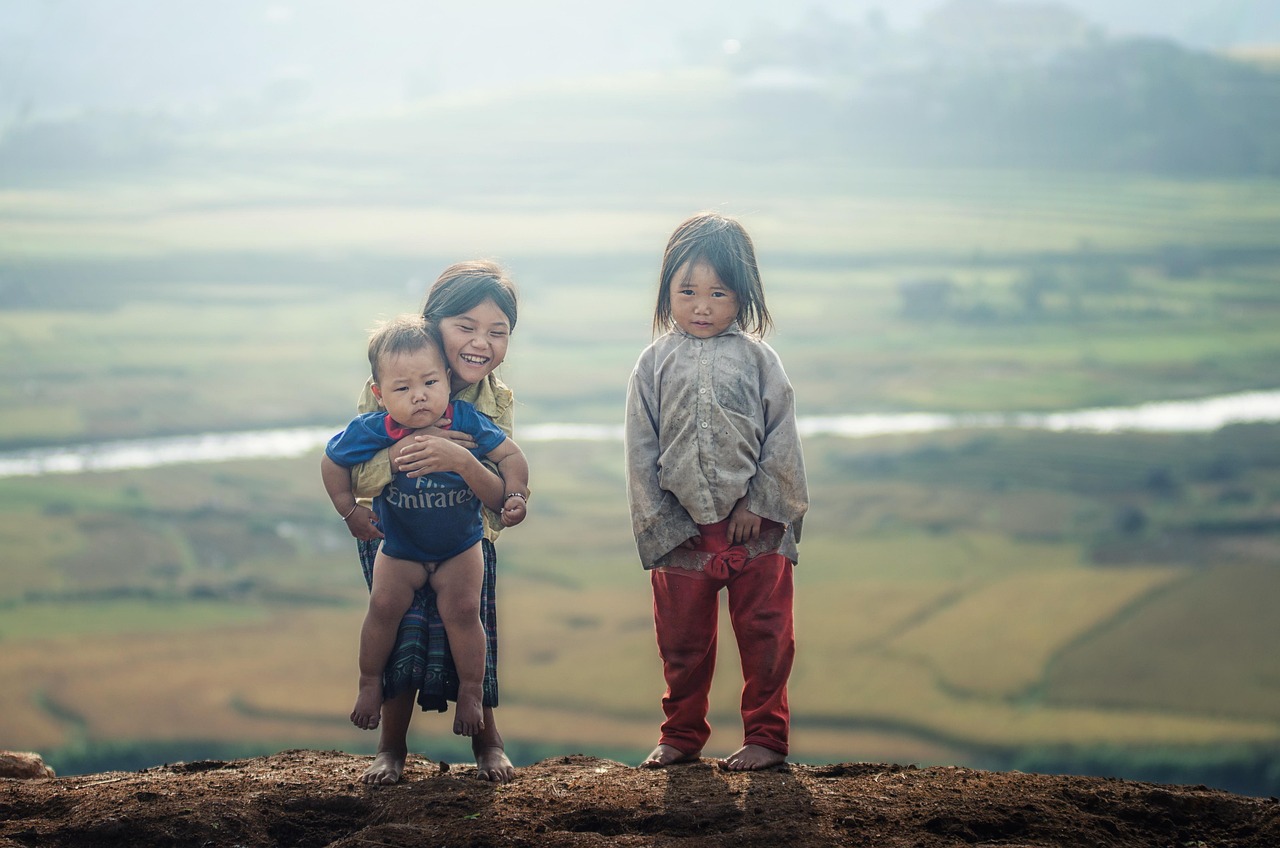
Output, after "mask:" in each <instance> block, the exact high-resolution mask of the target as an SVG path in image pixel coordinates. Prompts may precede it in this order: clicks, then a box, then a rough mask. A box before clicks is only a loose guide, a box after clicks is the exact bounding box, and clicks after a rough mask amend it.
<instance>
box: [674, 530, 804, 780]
mask: <svg viewBox="0 0 1280 848" xmlns="http://www.w3.org/2000/svg"><path fill="white" fill-rule="evenodd" d="M727 526H728V521H722V522H720V523H718V524H710V525H705V526H700V527H699V528H698V530H699V532H700V533H701V535H702V543H701V544H700V545H699V546H698V549H699V550H707V551H714V552H717V553H720V552H724V551H730V550H732V548H733V547H737V548H738V550H737V553H741V552H742V549H741V546H730V545H729V542H728V540H727V538H726V537H725V531H726V529H727ZM793 567H794V566H793V565H792V563H791V561H790V560H788V559H787V558H786V557H783V556H782V555H780V554H765V555H763V556H759V557H756V558H755V559H753V560H748V561H746V564H745V565H743V566H742V567H741V569H740V570H737V571H731V572H730V573H729V574H728V576H727V578H725V579H714V578H710V577H706V576H705V574H699V575H697V576H694V577H687V576H684V575H682V574H680V573H678V571H676V570H674V569H673V570H671V571H656V570H655V571H653V572H651V575H652V576H651V580H652V583H653V620H654V625H655V629H656V630H657V634H658V654H659V656H661V658H662V674H663V677H665V678H666V681H667V692H666V694H665V695H663V697H662V711H663V713H664V714H665V715H666V721H664V722H663V723H662V739H661V743H662V744H664V745H670V746H671V747H673V748H675V749H677V750H679V751H681V752H683V753H685V754H695V753H698V752H700V751H702V748H703V746H704V745H706V743H707V739H708V738H710V736H711V725H710V724H708V723H707V709H708V695H709V694H710V692H711V676H712V674H713V672H714V671H715V664H716V635H717V617H718V615H719V611H720V589H721V588H726V587H727V588H728V590H729V620H730V622H731V623H732V624H733V633H734V636H735V638H736V639H737V642H738V653H739V655H740V656H741V659H742V677H743V680H744V685H743V687H742V726H743V744H744V745H760V746H761V747H764V748H768V749H770V750H772V751H777V752H779V753H781V754H784V755H785V754H787V753H788V752H789V746H788V738H789V729H790V716H791V713H790V710H789V709H788V707H787V679H788V678H789V677H790V676H791V663H792V661H793V660H794V658H795V652H796V641H795V627H794V619H793V616H792V606H791V605H792V597H793V594H794V592H793V588H792V580H791V570H792V568H793Z"/></svg>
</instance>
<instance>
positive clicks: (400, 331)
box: [369, 315, 449, 383]
mask: <svg viewBox="0 0 1280 848" xmlns="http://www.w3.org/2000/svg"><path fill="white" fill-rule="evenodd" d="M427 347H430V348H435V349H436V351H437V352H438V353H439V354H440V361H441V362H443V363H445V367H446V368H448V363H449V361H448V359H446V358H445V354H444V341H443V340H442V339H441V337H440V330H439V328H437V327H436V325H435V324H434V323H432V322H430V321H427V320H425V319H424V318H423V317H422V316H421V315H397V316H396V317H395V318H392V319H391V320H390V321H386V322H384V323H382V324H381V325H379V326H378V328H377V329H375V330H374V331H373V333H372V334H370V336H369V372H370V373H371V374H372V375H373V382H375V383H380V380H381V378H380V376H379V374H378V372H379V371H380V370H381V369H380V366H381V365H382V363H383V362H384V361H385V360H387V359H389V358H390V357H393V356H400V355H401V354H405V353H417V352H418V351H420V350H422V349H423V348H427Z"/></svg>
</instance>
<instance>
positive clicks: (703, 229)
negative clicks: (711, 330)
mask: <svg viewBox="0 0 1280 848" xmlns="http://www.w3.org/2000/svg"><path fill="white" fill-rule="evenodd" d="M699 262H705V263H706V264H707V265H709V266H710V267H711V269H712V270H713V271H715V272H716V276H717V277H719V278H720V281H721V282H722V283H724V284H725V285H726V286H728V287H729V288H730V289H731V290H732V291H733V293H734V294H735V295H736V296H737V298H738V324H739V326H740V327H741V328H742V329H743V331H744V332H747V333H751V334H752V335H755V336H765V335H767V334H768V333H769V331H770V330H772V329H773V318H772V317H771V316H770V315H769V309H768V307H766V306H765V303H764V284H763V283H762V282H761V280H760V268H759V267H758V266H757V265H756V248H755V245H754V244H752V242H751V236H749V235H747V231H746V230H745V229H743V228H742V225H741V224H739V223H738V222H737V221H736V220H735V219H733V218H727V217H725V216H724V215H721V214H719V213H717V212H699V213H698V214H697V215H694V216H693V217H692V218H689V219H688V220H687V221H685V222H683V223H682V224H680V226H678V227H676V231H675V232H674V233H672V234H671V238H670V239H669V240H668V241H667V249H666V252H665V253H663V255H662V273H661V276H660V278H659V280H658V306H657V308H656V309H655V310H654V313H653V331H654V333H655V334H657V333H665V332H667V331H668V330H670V329H671V327H672V326H673V325H674V323H675V322H674V320H673V319H672V317H671V281H672V280H673V279H675V276H676V274H677V273H682V274H685V275H688V274H689V273H690V272H691V271H692V270H693V266H694V265H696V264H698V263H699Z"/></svg>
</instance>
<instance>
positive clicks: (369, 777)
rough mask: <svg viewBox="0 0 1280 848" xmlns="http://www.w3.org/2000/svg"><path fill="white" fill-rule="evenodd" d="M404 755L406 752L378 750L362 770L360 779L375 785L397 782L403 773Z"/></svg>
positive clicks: (387, 784)
mask: <svg viewBox="0 0 1280 848" xmlns="http://www.w3.org/2000/svg"><path fill="white" fill-rule="evenodd" d="M406 756H407V755H406V754H403V753H399V752H395V753H393V752H391V751H379V752H378V753H377V754H375V755H374V757H373V762H372V763H370V764H369V767H368V768H367V769H365V770H364V774H362V775H360V780H361V781H363V782H364V783H371V784H373V785H375V786H389V785H391V784H392V783H398V782H399V781H400V775H402V774H404V760H405V757H406Z"/></svg>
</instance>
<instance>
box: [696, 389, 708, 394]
mask: <svg viewBox="0 0 1280 848" xmlns="http://www.w3.org/2000/svg"><path fill="white" fill-rule="evenodd" d="M706 393H707V390H706V389H698V394H700V395H705V394H706Z"/></svg>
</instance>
